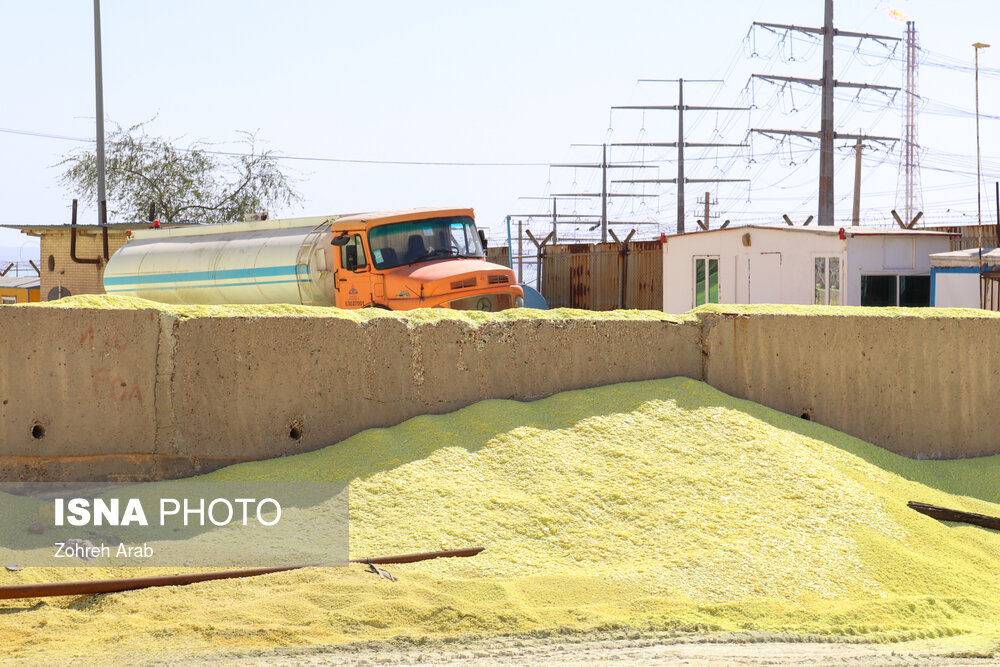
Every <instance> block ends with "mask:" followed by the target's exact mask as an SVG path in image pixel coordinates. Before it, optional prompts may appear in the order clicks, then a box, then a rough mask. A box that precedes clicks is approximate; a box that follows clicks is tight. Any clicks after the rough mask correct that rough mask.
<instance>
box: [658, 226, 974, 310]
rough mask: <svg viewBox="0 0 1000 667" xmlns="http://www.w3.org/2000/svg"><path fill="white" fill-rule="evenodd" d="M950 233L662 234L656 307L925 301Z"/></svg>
mask: <svg viewBox="0 0 1000 667" xmlns="http://www.w3.org/2000/svg"><path fill="white" fill-rule="evenodd" d="M951 236H954V235H953V234H948V233H945V232H931V231H922V230H908V229H871V228H862V227H854V228H852V227H847V228H843V229H841V228H837V227H765V226H747V227H728V228H726V229H714V230H710V231H707V232H693V233H690V234H677V235H674V236H668V237H666V239H665V242H664V244H663V310H664V311H665V312H668V313H685V312H687V311H689V310H691V309H692V308H694V307H696V306H700V305H702V304H704V303H781V304H824V305H844V306H929V305H931V278H930V274H931V267H930V260H929V257H930V255H931V254H933V253H939V252H946V251H948V250H949V240H950V237H951Z"/></svg>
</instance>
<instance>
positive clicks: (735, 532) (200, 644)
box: [0, 378, 1000, 661]
mask: <svg viewBox="0 0 1000 667" xmlns="http://www.w3.org/2000/svg"><path fill="white" fill-rule="evenodd" d="M998 471H1000V457H990V458H986V459H978V460H966V461H915V460H910V459H905V458H902V457H899V456H895V455H893V454H890V453H888V452H886V451H884V450H881V449H879V448H877V447H874V446H872V445H869V444H867V443H864V442H861V441H859V440H857V439H855V438H851V437H849V436H846V435H844V434H841V433H838V432H836V431H833V430H831V429H829V428H826V427H823V426H821V425H818V424H815V423H812V422H808V421H804V420H801V419H798V418H795V417H791V416H788V415H785V414H782V413H779V412H776V411H773V410H770V409H767V408H764V407H762V406H760V405H757V404H754V403H750V402H747V401H743V400H739V399H735V398H732V397H730V396H727V395H725V394H722V393H720V392H718V391H716V390H714V389H712V388H711V387H709V386H707V385H705V384H703V383H700V382H696V381H693V380H689V379H685V378H673V379H668V380H657V381H649V382H638V383H629V384H619V385H613V386H608V387H601V388H596V389H589V390H584V391H573V392H566V393H562V394H558V395H555V396H552V397H549V398H546V399H543V400H539V401H536V402H533V403H519V402H513V401H484V402H482V403H479V404H476V405H474V406H470V407H468V408H465V409H462V410H459V411H457V412H454V413H452V414H448V415H441V416H425V417H418V418H416V419H411V420H409V421H407V422H405V423H403V424H401V425H399V426H396V427H393V428H388V429H373V430H369V431H365V432H363V433H360V434H358V435H356V436H354V437H352V438H350V439H348V440H345V441H343V442H341V443H339V444H337V445H334V446H332V447H328V448H326V449H323V450H320V451H317V452H312V453H309V454H302V455H298V456H292V457H288V458H283V459H277V460H272V461H266V462H259V463H249V464H241V465H237V466H232V467H230V468H226V469H224V470H220V471H217V472H216V473H213V474H211V475H207V476H205V477H204V479H205V480H230V481H239V480H246V481H250V480H317V479H324V480H343V481H349V482H350V493H351V496H350V500H351V508H350V530H351V552H352V555H353V556H367V555H380V554H393V553H405V552H411V551H429V550H435V549H448V548H457V547H464V546H471V545H482V546H485V547H486V551H485V552H483V553H482V554H480V555H479V556H477V557H475V558H471V559H454V560H438V561H430V562H426V563H420V564H413V565H406V566H395V567H392V568H389V569H391V570H392V571H393V573H394V574H396V575H397V576H398V577H399V581H398V582H396V583H392V582H389V581H387V580H384V579H380V578H378V577H375V576H373V575H371V574H367V573H365V572H363V569H362V568H361V567H358V566H354V567H351V568H317V569H308V570H301V571H296V572H290V573H284V574H279V575H272V576H267V577H261V578H257V579H244V580H236V581H228V582H212V583H206V584H197V585H192V586H188V587H183V588H173V589H171V588H161V589H151V590H145V591H136V592H130V593H119V594H114V595H105V596H97V597H93V598H80V599H61V598H54V599H51V600H48V601H47V602H45V603H43V604H42V605H40V606H37V607H35V606H32V604H31V603H25V602H24V601H8V602H0V644H2V645H3V646H4V647H5V651H7V652H8V655H10V656H12V657H22V658H26V659H32V660H40V661H44V660H56V659H60V660H61V659H67V658H72V657H74V656H83V655H95V654H98V653H102V654H110V655H121V656H133V657H135V656H141V655H143V652H144V651H147V650H148V649H149V647H151V646H154V645H162V644H163V643H164V642H167V643H169V646H170V650H171V651H175V652H178V654H183V653H185V652H199V653H201V652H205V651H208V652H213V651H222V650H229V649H239V650H250V649H266V648H273V647H279V646H284V647H288V646H304V645H313V644H318V643H322V644H329V643H340V642H349V641H355V640H368V639H389V638H398V637H411V638H416V637H422V636H446V635H461V634H479V635H489V634H501V633H522V632H544V631H551V630H553V629H557V628H563V629H576V630H583V629H591V628H597V627H624V628H641V629H674V630H678V631H702V632H704V631H720V632H721V631H765V632H774V633H791V634H793V635H796V636H809V637H815V636H817V635H819V636H822V637H826V638H833V639H836V638H846V637H857V636H862V637H865V638H866V639H868V640H874V641H897V640H906V639H915V638H932V637H953V636H954V637H962V638H969V637H978V638H987V639H989V638H995V637H996V635H997V630H996V623H995V619H996V618H997V617H998V615H1000V584H998V583H997V577H996V565H997V563H998V562H1000V533H995V532H990V531H988V530H985V529H982V528H976V527H973V526H967V525H952V524H944V523H941V522H938V521H935V520H934V519H931V518H928V517H926V516H923V515H921V514H917V513H915V512H913V511H912V510H910V509H908V508H907V507H906V502H907V501H908V500H920V501H923V502H927V503H932V504H937V505H944V506H948V507H954V508H957V509H963V510H967V511H971V512H980V513H983V514H992V515H1000V505H997V504H996V503H998V502H1000V485H997V484H996V483H995V480H996V479H997V478H998V477H997V473H998ZM145 574H151V573H150V572H147V571H128V570H96V571H95V570H94V569H89V568H88V569H75V568H60V569H40V568H39V569H25V570H22V571H21V572H16V573H0V584H13V583H26V582H30V581H53V580H71V579H81V578H92V577H99V576H135V575H145Z"/></svg>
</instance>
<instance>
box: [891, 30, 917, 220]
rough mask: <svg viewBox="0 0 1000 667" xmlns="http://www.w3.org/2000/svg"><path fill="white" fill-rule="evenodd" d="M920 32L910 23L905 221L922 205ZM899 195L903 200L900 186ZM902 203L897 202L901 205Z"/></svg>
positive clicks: (902, 177) (902, 168) (902, 176)
mask: <svg viewBox="0 0 1000 667" xmlns="http://www.w3.org/2000/svg"><path fill="white" fill-rule="evenodd" d="M917 55H918V47H917V30H916V28H915V27H914V23H913V21H907V22H906V69H905V72H904V78H903V80H904V87H903V94H904V95H905V98H904V99H903V147H902V151H901V155H900V161H899V172H900V173H899V180H901V181H902V182H903V183H902V185H903V201H902V202H901V204H902V206H900V208H902V209H903V218H904V219H906V220H912V219H913V216H914V215H915V214H916V212H917V209H918V208H919V206H918V205H917V201H918V199H919V198H920V197H919V194H918V192H917V190H918V183H917V182H918V179H919V177H920V153H919V145H918V144H917V100H919V99H920V96H919V95H918V94H917ZM896 193H897V194H896V196H897V198H898V197H899V187H898V184H897V188H896ZM899 204H900V202H898V199H897V206H899Z"/></svg>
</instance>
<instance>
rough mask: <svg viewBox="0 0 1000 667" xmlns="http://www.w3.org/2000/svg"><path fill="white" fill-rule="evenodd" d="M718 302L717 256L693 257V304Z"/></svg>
mask: <svg viewBox="0 0 1000 667" xmlns="http://www.w3.org/2000/svg"><path fill="white" fill-rule="evenodd" d="M704 303H719V258H718V257H695V258H694V305H695V306H700V305H702V304H704Z"/></svg>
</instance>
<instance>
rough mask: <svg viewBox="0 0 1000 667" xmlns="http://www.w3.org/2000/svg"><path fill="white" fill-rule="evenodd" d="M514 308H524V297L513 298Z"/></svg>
mask: <svg viewBox="0 0 1000 667" xmlns="http://www.w3.org/2000/svg"><path fill="white" fill-rule="evenodd" d="M514 307H515V308H524V297H523V296H515V297H514Z"/></svg>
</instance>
